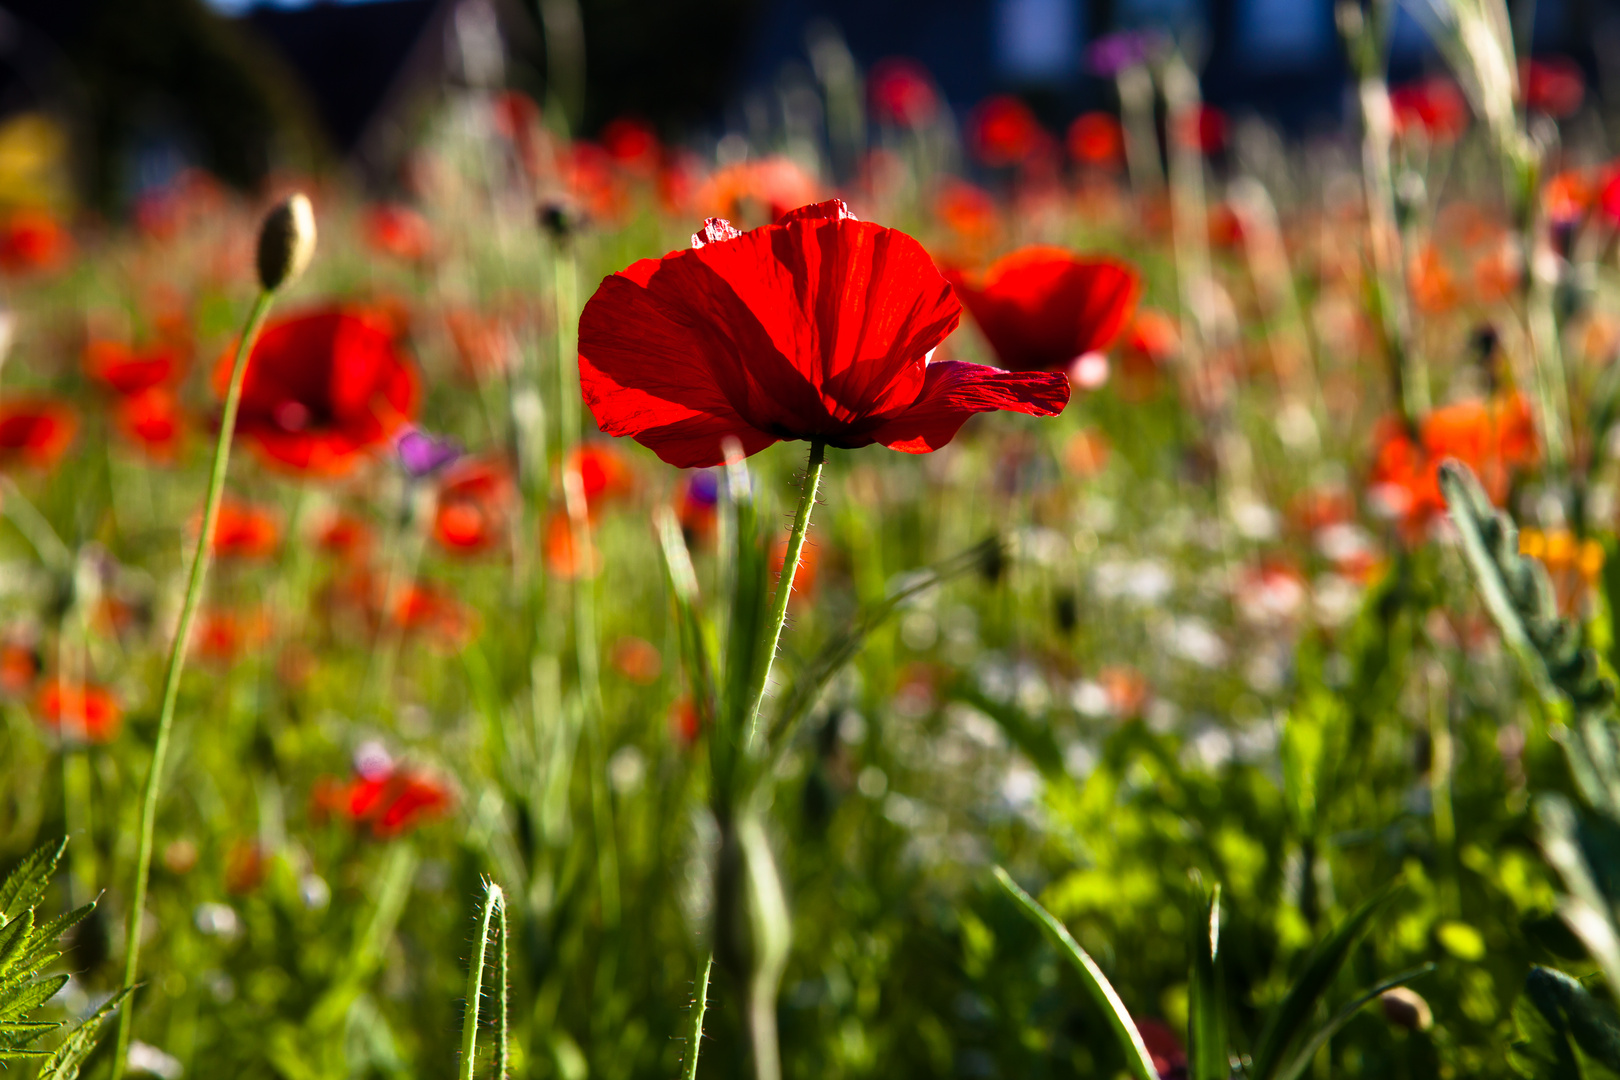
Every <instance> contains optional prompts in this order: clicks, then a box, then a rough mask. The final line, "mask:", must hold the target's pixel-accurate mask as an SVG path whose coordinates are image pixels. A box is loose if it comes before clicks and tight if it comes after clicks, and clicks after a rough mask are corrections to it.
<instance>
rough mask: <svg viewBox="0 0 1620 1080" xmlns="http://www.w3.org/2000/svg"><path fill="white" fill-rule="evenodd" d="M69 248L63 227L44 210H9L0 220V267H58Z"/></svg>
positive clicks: (20, 270) (69, 240) (21, 269)
mask: <svg viewBox="0 0 1620 1080" xmlns="http://www.w3.org/2000/svg"><path fill="white" fill-rule="evenodd" d="M72 251H73V240H72V238H71V237H70V236H69V235H68V231H67V229H66V228H64V227H63V226H62V223H61V222H60V221H58V220H57V219H56V217H55V215H53V214H51V212H50V211H48V210H40V209H23V210H14V211H12V212H11V213H10V214H9V215H8V216H7V217H6V219H5V220H4V221H3V222H0V269H4V270H7V271H9V272H11V273H23V272H27V271H47V270H56V269H59V268H61V267H62V266H63V265H64V264H66V263H67V261H68V256H69V255H70V254H71V253H72Z"/></svg>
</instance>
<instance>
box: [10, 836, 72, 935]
mask: <svg viewBox="0 0 1620 1080" xmlns="http://www.w3.org/2000/svg"><path fill="white" fill-rule="evenodd" d="M66 848H67V837H65V836H64V837H63V838H62V839H60V840H58V841H57V842H56V843H54V844H44V845H41V846H40V847H37V848H35V849H34V850H33V851H32V852H30V853H29V854H28V857H27V858H25V859H23V861H22V862H20V863H18V864H17V867H16V869H14V870H13V871H12V872H11V874H10V875H9V876H8V877H7V878H6V880H5V882H4V883H0V922H10V921H11V920H12V919H14V918H16V917H17V915H18V914H19V913H21V912H22V911H23V910H24V909H25V908H32V907H33V906H34V905H35V904H37V903H39V898H40V897H41V896H44V895H45V887H46V886H47V885H49V884H50V880H51V874H52V873H54V872H55V871H56V863H57V860H59V859H60V858H61V857H62V852H63V850H64V849H66Z"/></svg>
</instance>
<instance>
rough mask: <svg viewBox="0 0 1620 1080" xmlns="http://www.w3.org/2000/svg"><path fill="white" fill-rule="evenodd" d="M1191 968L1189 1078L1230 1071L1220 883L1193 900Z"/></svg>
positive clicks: (1217, 1078)
mask: <svg viewBox="0 0 1620 1080" xmlns="http://www.w3.org/2000/svg"><path fill="white" fill-rule="evenodd" d="M1193 914H1194V915H1195V918H1194V919H1193V922H1192V940H1191V941H1190V942H1189V948H1190V951H1191V953H1192V965H1191V967H1192V970H1191V972H1190V973H1189V976H1188V982H1187V1066H1188V1070H1189V1075H1190V1076H1191V1078H1192V1080H1227V1078H1228V1077H1229V1076H1231V1075H1232V1065H1231V1060H1232V1059H1231V1056H1230V1054H1229V1052H1228V1048H1227V1038H1226V996H1225V992H1224V988H1223V986H1222V979H1221V887H1220V885H1219V884H1217V885H1216V886H1215V887H1214V888H1213V889H1211V890H1210V891H1209V892H1207V893H1206V892H1204V891H1203V890H1202V889H1201V888H1200V889H1199V894H1198V896H1197V897H1196V898H1195V901H1194V904H1193Z"/></svg>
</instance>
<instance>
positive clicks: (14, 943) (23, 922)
mask: <svg viewBox="0 0 1620 1080" xmlns="http://www.w3.org/2000/svg"><path fill="white" fill-rule="evenodd" d="M33 929H34V909H33V908H25V909H23V911H22V912H21V913H19V914H18V916H17V918H15V919H12V920H11V921H10V922H8V923H6V925H5V927H4V928H0V979H4V978H5V977H6V976H8V975H10V974H11V972H12V970H13V969H14V968H21V967H24V966H25V965H24V964H23V963H22V957H23V950H24V949H25V948H26V947H27V945H28V941H29V938H30V936H31V933H32V931H33Z"/></svg>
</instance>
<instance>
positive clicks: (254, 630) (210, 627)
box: [191, 609, 270, 667]
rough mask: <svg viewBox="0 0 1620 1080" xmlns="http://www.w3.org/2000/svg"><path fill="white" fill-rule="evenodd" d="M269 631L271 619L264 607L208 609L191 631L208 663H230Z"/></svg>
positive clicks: (194, 645)
mask: <svg viewBox="0 0 1620 1080" xmlns="http://www.w3.org/2000/svg"><path fill="white" fill-rule="evenodd" d="M269 634H270V624H269V620H268V619H266V618H265V615H264V612H262V611H248V612H242V613H237V612H234V611H226V610H223V609H221V610H214V611H204V612H202V613H201V614H200V615H199V617H198V619H197V625H196V628H195V629H194V630H193V631H192V633H191V649H192V652H194V653H195V654H196V656H197V659H199V660H202V661H203V662H205V663H210V664H215V665H218V666H220V667H229V666H230V665H232V664H234V663H236V661H237V660H238V659H239V658H240V657H241V656H242V654H243V653H244V652H245V651H246V650H247V649H250V648H252V647H253V646H255V645H258V644H260V643H262V642H263V641H264V640H265V638H267V637H268V636H269Z"/></svg>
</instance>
